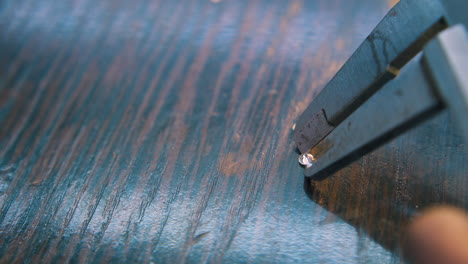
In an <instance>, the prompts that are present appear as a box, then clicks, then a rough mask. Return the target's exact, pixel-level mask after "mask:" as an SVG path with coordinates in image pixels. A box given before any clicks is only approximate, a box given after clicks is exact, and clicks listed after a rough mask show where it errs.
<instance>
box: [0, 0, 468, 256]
mask: <svg viewBox="0 0 468 264" xmlns="http://www.w3.org/2000/svg"><path fill="white" fill-rule="evenodd" d="M393 4H395V1H388V0H379V1H375V0H365V1H363V0H359V1H358V0H351V1H350V0H310V1H302V0H291V1H282V0H273V1H271V0H270V1H267V0H252V1H233V0H222V1H221V0H217V1H214V0H213V1H211V2H210V1H208V0H191V1H188V0H182V1H165V0H154V1H150V0H134V1H124V0H103V1H92V0H61V1H58V0H43V1H33V0H3V1H1V2H0V263H11V262H15V263H38V262H46V263H62V262H106V263H107V262H111V263H129V262H138V263H140V262H142V263H149V262H152V263H179V262H187V263H204V262H210V263H216V262H226V263H239V262H242V263H247V262H249V263H260V262H265V263H293V262H294V263H399V262H400V261H401V259H400V257H399V253H398V247H397V240H398V237H399V232H400V231H401V226H403V224H404V222H405V221H407V218H408V217H409V216H411V215H412V214H414V211H415V210H417V207H418V206H421V207H423V206H425V205H429V204H430V203H431V202H452V203H456V204H459V205H462V206H464V203H463V201H466V200H468V199H466V195H465V194H464V193H466V192H465V191H466V185H467V184H466V183H467V182H466V180H464V177H461V176H460V175H461V174H462V171H463V170H465V172H466V165H465V164H466V159H465V160H464V158H463V157H461V158H460V155H458V154H457V153H458V152H459V150H460V148H461V147H460V146H461V143H460V140H459V137H457V136H456V134H454V133H455V132H453V129H452V128H451V126H450V124H451V123H450V118H448V117H447V116H444V115H442V116H441V117H439V118H438V119H436V120H435V121H431V122H430V123H428V124H426V126H425V127H424V128H422V129H419V130H417V131H413V132H411V133H410V134H409V135H407V136H406V137H403V138H400V139H398V140H396V141H395V142H393V143H391V144H390V145H389V146H387V147H384V148H383V149H381V150H379V151H377V152H375V153H373V154H371V155H369V156H367V157H365V158H363V159H361V160H360V161H358V162H356V163H355V164H353V165H352V166H350V167H349V168H346V169H344V170H343V171H341V172H339V173H337V175H335V176H334V177H332V178H330V179H329V180H327V181H323V182H320V183H315V182H312V183H309V182H308V181H304V178H303V177H302V169H301V168H300V167H299V166H298V164H297V153H296V152H295V147H294V144H293V142H292V134H291V125H292V124H293V123H294V120H295V118H297V117H298V116H299V114H300V113H301V111H303V110H304V109H305V107H306V106H307V104H308V103H310V102H311V100H312V98H313V97H314V96H315V95H316V94H317V93H318V91H320V89H321V88H322V87H323V85H324V84H325V83H326V82H327V81H328V80H329V79H330V78H331V77H332V76H333V74H334V73H336V71H337V70H338V69H339V67H340V66H341V65H342V63H343V62H344V61H345V60H346V58H348V57H349V56H350V55H351V53H352V51H353V50H354V49H355V48H356V47H357V46H358V44H359V43H360V42H361V41H362V40H363V39H364V38H365V36H366V35H367V34H368V33H369V32H370V30H371V29H372V28H373V27H374V26H375V25H376V24H377V22H378V21H379V20H380V19H381V18H382V17H383V15H384V14H385V13H386V12H387V11H388V10H389V8H390V7H391V6H392V5H393ZM447 120H448V121H447ZM441 129H442V130H443V133H445V134H450V135H452V134H454V135H453V136H452V137H444V135H445V134H441V132H440V130H441ZM434 131H436V132H434ZM437 131H438V132H437ZM434 135H436V136H435V137H434ZM427 142H429V143H430V144H431V145H443V146H445V147H447V148H449V150H450V151H449V152H443V151H442V152H441V153H442V154H441V156H442V157H437V154H439V153H430V154H428V155H426V156H424V155H422V154H420V152H421V151H424V150H425V148H424V147H423V145H424V143H427ZM438 151H441V150H438ZM444 153H445V154H444ZM447 153H448V154H447ZM415 157H416V159H414V158H415ZM427 163H432V164H427ZM395 164H396V165H395ZM447 164H448V165H450V166H448V165H447ZM429 165H434V166H435V167H434V166H433V167H431V168H435V169H432V170H431V169H428V168H429V167H430V166H429ZM452 165H453V166H452ZM430 174H436V175H439V174H440V175H446V174H450V175H453V177H451V178H444V177H443V176H440V177H438V178H437V177H436V178H437V180H433V181H432V180H429V181H425V180H422V179H425V178H424V177H430ZM413 175H420V178H417V177H416V176H415V177H413V178H412V176H413ZM421 175H422V176H421ZM462 176H463V175H462ZM412 179H416V181H414V182H413V181H412ZM418 179H419V180H418ZM431 179H432V178H431ZM423 185H424V186H426V185H427V186H428V187H424V188H423V187H421V186H423ZM434 186H436V187H434ZM434 188H435V189H434ZM414 190H416V191H414ZM464 195H465V196H464ZM408 208H409V209H411V210H409V209H408Z"/></svg>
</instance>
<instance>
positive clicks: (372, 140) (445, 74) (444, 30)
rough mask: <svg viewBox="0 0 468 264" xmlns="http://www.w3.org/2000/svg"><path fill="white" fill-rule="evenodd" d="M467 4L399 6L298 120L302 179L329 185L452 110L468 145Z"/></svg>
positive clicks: (412, 0)
mask: <svg viewBox="0 0 468 264" xmlns="http://www.w3.org/2000/svg"><path fill="white" fill-rule="evenodd" d="M467 26H468V1H467V0H402V1H400V2H399V3H398V4H397V5H396V6H395V7H394V8H393V9H391V10H390V12H389V13H388V14H387V15H386V16H385V17H384V18H383V20H382V21H381V22H380V23H379V24H378V25H377V27H376V28H375V29H374V30H373V31H372V33H371V34H370V35H369V36H368V37H367V38H366V40H365V41H364V42H363V43H362V44H361V45H360V47H359V48H358V49H357V50H356V51H355V52H354V54H353V55H352V56H351V57H350V58H349V60H348V61H347V62H346V63H345V64H344V65H343V67H342V68H341V69H340V70H339V72H338V73H337V74H336V75H335V76H334V77H333V79H332V80H331V81H330V82H329V83H328V84H327V85H326V86H325V87H324V89H323V90H322V91H321V93H320V94H319V95H318V96H317V97H316V98H315V99H314V101H313V102H312V103H311V104H310V105H309V106H308V108H307V109H306V110H305V111H304V113H303V114H302V115H301V116H300V117H299V119H298V120H297V121H296V125H295V130H294V139H295V142H296V145H297V148H298V149H299V151H300V152H301V155H300V157H299V162H300V163H301V164H302V165H304V166H305V172H304V174H305V176H306V177H310V178H312V179H317V180H321V179H324V178H326V177H328V176H330V175H331V174H333V173H334V172H336V171H337V170H339V169H341V168H343V167H344V166H347V165H348V164H349V163H351V162H353V161H355V160H357V159H358V158H360V157H361V156H363V155H365V154H367V153H369V152H370V151H372V150H374V149H376V148H377V147H379V146H380V145H382V144H384V143H386V142H387V141H389V140H391V139H393V138H394V137H396V136H398V135H400V134H401V133H404V132H405V131H407V130H408V129H410V128H412V127H414V126H417V125H419V124H420V123H421V122H422V121H424V120H427V119H428V118H431V117H433V116H434V115H435V114H436V113H437V112H439V111H441V110H443V109H447V110H448V111H449V112H450V113H451V114H452V115H453V116H454V117H455V120H456V122H457V124H458V125H459V128H460V129H461V131H462V133H463V135H464V136H465V140H466V142H467V143H468V39H467V31H466V27H467Z"/></svg>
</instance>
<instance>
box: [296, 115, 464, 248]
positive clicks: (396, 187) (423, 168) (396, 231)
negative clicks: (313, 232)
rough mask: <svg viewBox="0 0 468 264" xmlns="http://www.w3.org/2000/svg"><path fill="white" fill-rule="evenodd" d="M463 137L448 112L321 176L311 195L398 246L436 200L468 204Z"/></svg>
mask: <svg viewBox="0 0 468 264" xmlns="http://www.w3.org/2000/svg"><path fill="white" fill-rule="evenodd" d="M466 164H468V160H467V159H466V157H465V155H464V143H463V138H462V137H461V135H460V134H459V133H458V130H457V128H456V127H455V125H454V122H453V121H452V120H451V118H450V116H449V115H448V114H447V113H445V112H444V113H442V114H440V115H438V116H437V117H436V118H434V119H432V120H429V121H427V122H426V123H424V124H423V125H421V126H420V127H417V128H415V129H413V130H411V131H409V132H408V133H406V134H404V135H402V136H400V137H399V138H396V139H395V140H393V141H392V142H390V143H388V144H387V145H384V146H383V147H381V148H380V149H378V150H376V151H374V152H373V153H371V154H369V155H366V156H364V157H362V158H361V159H360V160H359V161H358V162H355V163H353V164H352V165H351V166H348V167H346V168H344V169H342V170H341V171H339V172H338V173H336V174H335V175H333V176H331V177H329V178H328V179H326V180H323V181H313V180H309V179H305V180H304V190H305V191H306V193H307V195H308V196H309V198H310V199H312V200H313V201H314V202H316V203H317V204H319V205H321V206H322V207H324V208H326V209H327V210H329V211H330V212H332V213H334V214H337V215H338V216H339V217H341V218H342V219H344V220H345V221H347V222H348V223H350V224H352V225H353V226H354V227H355V228H356V229H357V230H358V232H360V231H364V232H366V233H367V234H369V235H370V236H371V237H372V238H373V239H374V240H375V241H377V242H378V243H380V244H381V245H382V246H384V247H385V248H387V249H390V250H392V251H394V252H399V251H400V249H399V242H400V238H401V237H402V235H404V232H405V231H404V228H405V226H406V224H407V223H408V221H409V220H411V218H412V217H413V216H414V215H416V214H418V212H419V210H421V209H423V208H427V207H430V206H433V205H436V204H450V205H454V206H458V207H462V208H465V209H466V208H468V196H467V193H466V190H467V187H468V184H467V183H468V182H467V179H466V172H467V170H466V169H467V168H466Z"/></svg>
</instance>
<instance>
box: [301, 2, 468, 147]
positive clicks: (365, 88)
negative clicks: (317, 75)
mask: <svg viewBox="0 0 468 264" xmlns="http://www.w3.org/2000/svg"><path fill="white" fill-rule="evenodd" d="M466 10H468V1H465V0H402V1H400V3H398V4H397V5H396V6H395V7H394V8H393V9H392V10H391V11H390V12H389V13H388V14H387V16H385V18H384V19H383V20H382V21H381V22H380V23H379V25H378V26H377V27H376V28H375V29H374V30H373V31H372V33H371V34H370V35H369V37H367V39H366V40H365V41H364V42H363V43H362V44H361V46H360V47H359V48H358V49H357V50H356V51H355V53H354V54H353V55H352V56H351V58H350V59H349V60H348V61H347V62H346V63H345V64H344V66H343V67H342V68H341V69H340V71H339V72H338V73H337V74H336V75H335V77H334V78H333V79H332V80H331V81H330V82H329V83H328V84H327V85H326V86H325V88H324V89H323V90H322V92H321V93H320V94H319V95H318V97H317V98H316V99H315V100H314V102H313V103H312V104H311V105H310V106H309V107H308V108H307V109H306V110H305V111H304V113H303V114H302V115H301V117H300V118H299V119H298V120H297V122H296V130H295V133H294V138H295V141H296V144H297V147H298V149H299V150H300V152H301V153H307V152H308V151H309V150H310V149H311V148H312V147H314V146H315V145H317V144H318V143H319V142H320V141H321V140H322V139H323V138H324V137H325V136H327V135H328V134H329V133H330V132H331V131H333V130H334V129H335V127H337V126H338V125H339V124H340V123H342V122H343V120H345V119H346V118H347V117H348V116H349V115H350V114H351V113H352V112H354V111H355V110H356V109H357V108H358V107H359V106H360V105H362V104H363V103H364V102H365V101H366V100H367V99H368V98H369V97H371V96H372V95H373V94H374V93H375V92H377V91H378V90H379V89H380V88H381V87H382V86H383V85H385V83H387V82H388V81H390V80H391V79H393V78H394V77H395V76H396V75H397V74H398V71H399V70H400V69H401V68H402V67H403V66H404V65H405V64H406V63H407V62H408V61H410V60H411V59H412V58H413V57H414V56H415V55H416V54H417V53H419V52H420V51H421V50H422V48H423V46H424V45H425V44H427V42H428V41H429V40H431V39H432V38H433V37H435V36H436V35H437V34H438V33H439V32H441V31H442V30H444V29H446V28H447V27H449V26H451V25H454V24H457V23H464V24H465V25H467V24H468V21H467V20H468V16H466Z"/></svg>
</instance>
